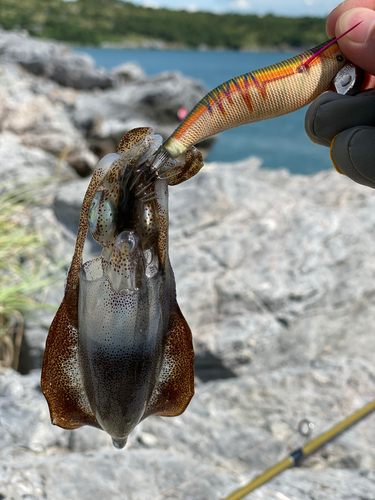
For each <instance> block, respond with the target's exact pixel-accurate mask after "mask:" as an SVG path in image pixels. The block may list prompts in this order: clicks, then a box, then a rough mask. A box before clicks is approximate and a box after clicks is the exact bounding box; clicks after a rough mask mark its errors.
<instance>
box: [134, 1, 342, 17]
mask: <svg viewBox="0 0 375 500" xmlns="http://www.w3.org/2000/svg"><path fill="white" fill-rule="evenodd" d="M131 1H132V3H136V4H139V5H143V6H147V7H154V8H158V7H167V8H169V9H185V10H188V11H191V12H194V11H197V10H204V11H210V12H216V13H220V12H238V13H242V14H258V15H264V14H268V13H272V14H275V15H279V16H321V17H326V16H327V14H329V12H330V11H331V10H332V9H333V8H334V7H336V6H337V5H338V4H339V3H340V1H339V0H131Z"/></svg>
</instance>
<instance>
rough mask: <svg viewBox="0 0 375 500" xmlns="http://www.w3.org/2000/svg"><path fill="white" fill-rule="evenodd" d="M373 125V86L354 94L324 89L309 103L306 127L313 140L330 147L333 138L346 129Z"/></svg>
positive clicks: (374, 116) (374, 122) (374, 93)
mask: <svg viewBox="0 0 375 500" xmlns="http://www.w3.org/2000/svg"><path fill="white" fill-rule="evenodd" d="M360 125H368V126H375V90H374V89H372V90H366V91H365V92H360V93H359V94H356V95H354V96H348V95H341V94H336V93H335V92H331V91H329V92H325V93H324V94H322V95H321V96H319V97H318V98H317V99H316V100H315V101H314V102H313V103H312V104H311V106H310V107H309V109H308V110H307V113H306V117H305V130H306V133H307V135H308V136H309V138H310V139H311V140H312V141H313V142H315V143H316V144H320V145H322V146H327V147H330V145H331V142H332V139H333V138H334V137H335V136H336V135H337V134H339V133H340V132H342V131H343V130H345V129H348V128H352V127H356V126H360Z"/></svg>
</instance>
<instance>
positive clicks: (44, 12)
mask: <svg viewBox="0 0 375 500" xmlns="http://www.w3.org/2000/svg"><path fill="white" fill-rule="evenodd" d="M0 25H1V26H2V27H3V28H4V29H14V28H24V29H27V30H28V31H29V32H30V33H31V34H32V35H36V36H40V37H42V38H52V39H56V40H64V41H67V42H72V43H75V44H83V45H100V44H101V43H102V42H104V41H110V42H117V43H121V42H124V41H131V40H133V41H139V42H141V41H142V40H145V39H146V40H149V39H153V40H162V41H164V42H166V43H169V44H171V45H172V44H177V45H184V46H188V47H199V46H201V45H205V46H207V47H226V48H230V49H245V48H255V47H259V48H262V47H263V48H265V47H278V48H286V47H307V46H313V45H316V44H318V43H320V42H321V41H323V40H325V39H326V34H325V21H324V19H323V18H314V17H302V18H287V17H276V16H273V15H267V16H264V17H258V16H256V15H239V14H224V15H218V14H211V13H208V12H194V13H190V12H186V11H174V10H167V9H150V8H144V7H139V6H136V5H133V4H131V3H128V2H123V1H121V0H76V1H63V0H0Z"/></svg>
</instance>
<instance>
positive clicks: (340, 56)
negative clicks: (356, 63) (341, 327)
mask: <svg viewBox="0 0 375 500" xmlns="http://www.w3.org/2000/svg"><path fill="white" fill-rule="evenodd" d="M336 59H337V60H338V62H342V61H343V60H344V57H343V56H342V55H339V56H337V57H336Z"/></svg>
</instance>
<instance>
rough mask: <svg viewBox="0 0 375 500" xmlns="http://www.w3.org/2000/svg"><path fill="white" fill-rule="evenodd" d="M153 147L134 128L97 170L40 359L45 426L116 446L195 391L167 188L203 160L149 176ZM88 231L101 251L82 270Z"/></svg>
mask: <svg viewBox="0 0 375 500" xmlns="http://www.w3.org/2000/svg"><path fill="white" fill-rule="evenodd" d="M161 143H162V139H161V137H160V136H158V135H154V134H153V131H152V129H151V128H148V127H145V128H139V129H134V130H131V131H130V132H128V133H127V134H126V135H125V136H124V137H123V139H122V141H121V143H120V144H119V147H118V148H117V152H116V153H112V154H109V155H107V156H105V157H104V158H102V160H101V161H100V162H99V164H98V166H97V168H96V170H95V172H94V174H93V177H92V179H91V182H90V184H89V187H88V189H87V192H86V195H85V198H84V200H83V205H82V211H81V216H80V222H79V228H78V236H77V242H76V247H75V253H74V256H73V260H72V263H71V266H70V270H69V273H68V277H67V282H66V287H65V295H64V298H63V301H62V303H61V305H60V308H59V309H58V311H57V313H56V316H55V318H54V320H53V322H52V325H51V328H50V331H49V334H48V338H47V344H46V350H45V355H44V360H43V369H42V390H43V393H44V395H45V397H46V399H47V401H48V404H49V409H50V414H51V420H52V423H53V424H56V425H58V426H60V427H63V428H65V429H76V428H78V427H81V426H83V425H91V426H93V427H97V428H99V429H103V430H104V431H106V432H107V433H108V434H109V435H110V436H111V437H112V442H113V444H114V446H115V447H116V448H123V447H124V446H125V444H126V441H127V437H128V435H129V434H130V432H131V431H132V430H133V429H134V427H135V426H136V425H137V424H138V423H139V422H140V421H141V420H143V419H144V418H146V417H147V416H149V415H163V416H175V415H179V414H180V413H182V412H183V411H184V410H185V408H186V406H187V405H188V403H189V401H190V399H191V397H192V396H193V393H194V373H193V360H194V353H193V347H192V338H191V331H190V328H189V326H188V325H187V323H186V321H185V318H184V317H183V315H182V313H181V311H180V308H179V306H178V303H177V300H176V286H175V280H174V275H173V270H172V267H171V264H170V261H169V256H168V183H169V184H178V183H179V182H182V181H184V180H186V178H188V177H190V176H192V175H194V174H195V173H197V172H198V171H199V169H200V168H201V166H202V165H203V162H202V156H201V154H200V153H199V152H198V151H197V150H196V149H195V148H190V150H189V151H188V152H187V154H186V161H185V163H184V165H182V166H180V165H178V164H177V162H176V161H175V160H169V161H168V162H166V163H165V164H164V166H163V168H161V169H159V171H156V170H155V169H154V168H153V165H152V161H151V160H152V157H153V154H154V153H155V151H156V150H157V149H158V148H159V147H160V145H161ZM88 230H90V233H91V234H92V236H93V238H94V239H95V240H96V241H97V242H98V243H99V244H100V245H101V246H102V247H103V250H102V253H101V255H100V257H97V258H95V259H92V260H89V261H88V262H86V263H84V264H82V252H83V247H84V243H85V239H86V234H87V232H88Z"/></svg>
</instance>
